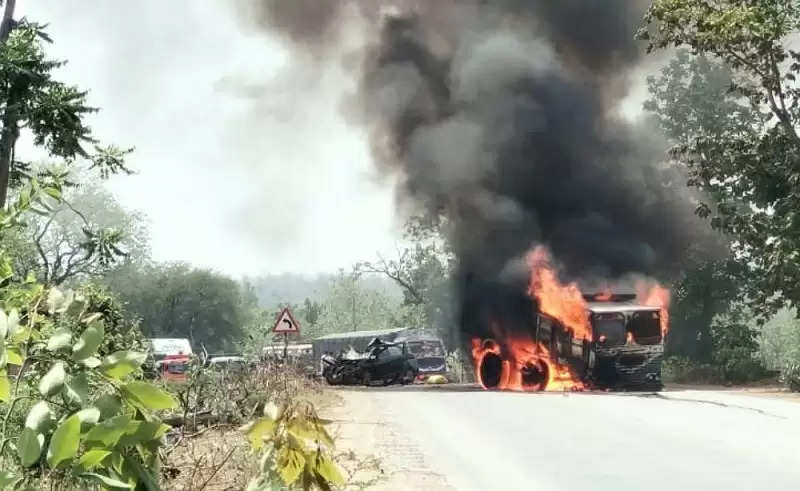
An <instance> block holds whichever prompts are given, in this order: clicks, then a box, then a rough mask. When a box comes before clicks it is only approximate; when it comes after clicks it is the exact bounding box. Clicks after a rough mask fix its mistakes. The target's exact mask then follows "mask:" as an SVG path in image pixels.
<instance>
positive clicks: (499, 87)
mask: <svg viewBox="0 0 800 491" xmlns="http://www.w3.org/2000/svg"><path fill="white" fill-rule="evenodd" d="M253 1H255V0H253ZM258 3H259V4H260V5H261V6H262V7H263V10H262V11H261V13H263V14H264V15H265V16H267V18H269V19H271V20H270V21H268V22H267V24H268V25H269V26H271V28H273V29H275V30H277V31H278V32H280V33H281V35H283V36H284V37H285V38H287V39H289V40H290V41H291V42H292V43H295V46H296V47H298V48H300V49H304V50H308V51H310V52H312V53H320V52H324V51H325V50H326V49H328V46H329V45H328V43H329V42H330V40H331V39H334V38H335V36H334V37H331V33H332V32H335V30H336V29H337V28H344V27H346V26H352V25H353V22H354V20H353V18H354V17H353V16H355V15H356V14H357V15H358V16H360V18H361V19H362V21H364V22H362V24H361V26H362V27H363V26H366V28H365V32H366V35H365V36H366V47H365V48H364V51H363V52H362V53H361V64H360V66H359V67H358V69H357V73H356V74H355V75H356V76H357V77H358V79H359V86H358V92H357V94H356V95H355V96H354V97H353V98H352V99H351V100H349V101H347V104H345V107H346V110H347V112H348V114H349V115H350V116H355V117H356V118H357V121H358V122H359V123H360V124H362V125H364V126H365V127H366V128H368V129H369V131H370V136H371V138H370V143H371V145H372V149H373V154H374V156H375V159H376V162H377V165H379V166H380V168H381V169H382V170H384V171H385V172H387V173H389V174H391V175H394V176H398V177H399V179H400V184H399V193H398V199H399V200H400V202H401V203H404V204H408V203H411V204H413V205H415V206H417V207H421V208H422V209H423V210H425V211H426V212H427V213H429V214H430V215H433V216H446V217H447V219H448V220H447V224H448V230H447V233H448V236H449V239H450V240H451V242H452V244H453V246H454V248H455V250H456V253H457V255H458V260H459V267H460V271H461V281H462V285H467V287H466V288H465V289H464V291H463V292H462V293H463V297H464V299H466V300H467V301H466V303H467V304H475V303H476V302H477V303H478V304H480V303H481V302H480V301H476V299H485V300H484V303H486V302H488V303H495V302H496V303H497V308H498V309H500V310H515V309H514V308H511V305H510V304H509V302H511V303H513V304H514V305H517V304H516V303H515V302H516V300H513V298H512V299H509V298H506V297H505V296H503V295H502V294H500V293H495V292H502V291H504V288H502V287H501V286H500V284H505V285H508V284H509V283H511V284H513V283H514V282H515V279H517V280H521V281H524V280H522V279H521V278H522V277H523V276H524V274H523V275H520V274H515V273H519V271H518V270H519V269H520V268H518V267H517V265H518V264H519V258H520V257H521V256H522V255H523V254H524V253H525V252H526V251H527V250H529V249H530V247H531V245H532V244H536V243H543V244H546V245H548V246H549V247H550V249H551V250H552V252H553V255H554V257H555V258H556V260H557V261H558V262H559V263H560V264H561V265H562V266H563V269H564V270H563V274H564V275H565V277H566V278H567V279H579V280H589V281H591V280H593V279H596V278H609V279H615V278H620V277H623V276H624V275H628V274H631V273H641V274H648V275H669V274H670V273H671V272H672V271H673V270H674V268H675V266H676V265H677V264H679V263H680V259H681V257H682V256H683V255H684V254H685V251H686V250H687V248H688V247H689V246H690V245H691V244H692V242H693V241H695V240H697V235H696V232H697V230H698V227H699V226H700V224H699V222H698V220H696V219H695V218H694V216H693V213H692V211H693V205H692V203H691V199H690V196H689V194H688V192H687V191H686V188H685V180H684V179H683V178H682V177H681V175H680V174H679V173H678V172H676V171H675V170H674V169H670V168H667V167H664V166H660V165H659V164H658V162H660V161H661V160H663V156H664V150H665V146H664V144H663V142H661V141H660V139H659V138H658V137H657V136H654V135H653V134H652V132H651V131H648V130H647V129H646V128H640V127H636V126H633V125H631V124H630V123H627V122H625V121H623V120H621V119H620V118H619V117H618V116H616V113H615V110H616V107H617V105H618V103H619V102H620V100H621V98H622V97H623V96H624V95H625V94H626V90H627V87H628V84H629V82H630V81H629V80H628V75H629V74H630V73H631V71H632V70H633V69H634V68H635V67H636V66H637V64H638V63H639V62H640V59H641V55H642V52H641V49H640V48H641V46H639V45H638V44H637V43H636V42H635V41H634V40H633V36H634V33H635V30H636V27H637V26H638V25H639V23H640V20H641V18H642V15H643V13H644V11H645V9H646V6H647V2H642V1H631V0H560V1H557V2H554V1H544V0H542V1H535V0H496V1H491V2H490V1H481V0H461V1H455V0H437V1H429V0H425V1H422V0H418V1H413V0H406V1H395V2H373V1H368V0H364V1H355V0H351V1H349V2H345V1H343V2H330V3H328V2H311V3H314V4H315V5H317V4H323V5H336V7H335V8H334V7H331V8H321V9H317V10H316V11H315V10H314V9H313V8H312V9H309V11H313V12H314V13H313V14H309V15H308V16H304V15H302V12H301V11H299V9H300V8H301V7H300V6H301V5H302V4H304V3H309V2H282V1H280V0H273V1H261V2H258ZM378 3H381V6H380V7H376V6H375V5H376V4H378ZM287 4H292V5H295V6H296V7H291V8H290V10H291V12H290V13H288V14H287V12H286V11H285V9H284V8H279V7H278V6H279V5H284V6H285V5H287ZM387 5H391V7H393V8H391V9H389V8H387ZM294 9H298V10H296V11H295V10H294ZM345 12H347V13H346V14H345ZM323 34H324V35H323ZM495 282H498V283H495ZM489 283H491V284H492V285H493V286H492V287H491V288H488V289H487V288H484V287H483V286H481V287H475V285H486V284H489ZM511 289H512V290H513V291H521V290H520V289H519V285H514V286H512V287H511ZM492 296H497V298H496V299H495V300H489V298H490V297H492ZM473 297H474V298H473ZM500 297H503V298H500ZM512 297H513V295H512ZM501 304H502V305H501ZM516 310H518V311H520V312H521V311H524V310H525V309H524V308H519V309H516Z"/></svg>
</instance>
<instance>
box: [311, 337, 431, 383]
mask: <svg viewBox="0 0 800 491" xmlns="http://www.w3.org/2000/svg"><path fill="white" fill-rule="evenodd" d="M322 363H323V376H324V377H325V380H326V381H327V382H328V384H330V385H358V384H363V385H366V386H371V385H377V384H379V385H391V384H409V383H412V382H413V381H414V379H415V378H416V377H417V375H418V374H419V366H418V364H417V360H416V358H415V357H414V355H412V354H411V353H410V352H409V350H408V345H407V344H406V343H387V342H384V341H381V340H380V339H378V338H375V339H374V340H373V341H372V342H371V343H370V344H369V345H368V346H367V350H366V351H365V352H363V353H361V352H357V351H355V350H354V349H352V348H351V349H349V350H347V351H342V352H341V353H339V355H338V356H336V357H333V356H332V355H331V354H330V353H326V354H325V355H323V357H322Z"/></svg>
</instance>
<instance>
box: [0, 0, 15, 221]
mask: <svg viewBox="0 0 800 491" xmlns="http://www.w3.org/2000/svg"><path fill="white" fill-rule="evenodd" d="M16 4H17V2H16V0H6V8H5V10H4V11H3V21H2V23H0V46H2V45H4V44H5V43H6V41H8V36H9V35H11V30H12V29H13V28H14V7H15V6H16ZM5 102H6V112H5V114H3V132H2V136H0V209H4V208H5V207H6V198H7V196H8V179H9V176H10V175H11V159H12V156H13V154H14V152H13V150H14V145H15V144H16V143H17V137H18V136H19V128H17V110H16V109H15V108H14V107H13V104H12V101H10V100H9V101H5Z"/></svg>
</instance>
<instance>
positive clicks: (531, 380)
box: [521, 360, 550, 391]
mask: <svg viewBox="0 0 800 491" xmlns="http://www.w3.org/2000/svg"><path fill="white" fill-rule="evenodd" d="M521 372H522V387H523V388H524V389H525V390H530V391H539V390H545V389H546V388H547V382H548V381H549V380H550V368H549V366H548V365H547V363H545V362H544V361H543V360H534V361H529V362H527V363H526V364H525V365H524V366H523V367H522V370H521Z"/></svg>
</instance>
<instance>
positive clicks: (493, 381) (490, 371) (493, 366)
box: [478, 353, 503, 389]
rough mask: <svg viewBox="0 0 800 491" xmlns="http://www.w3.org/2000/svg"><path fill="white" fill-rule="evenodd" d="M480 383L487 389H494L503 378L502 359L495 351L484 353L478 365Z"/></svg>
mask: <svg viewBox="0 0 800 491" xmlns="http://www.w3.org/2000/svg"><path fill="white" fill-rule="evenodd" d="M478 371H479V375H480V381H481V384H483V386H484V387H485V388H487V389H496V388H498V387H499V386H500V382H501V381H502V380H503V359H502V358H500V355H498V354H496V353H486V355H484V356H483V358H482V359H481V362H480V366H479V367H478Z"/></svg>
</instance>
